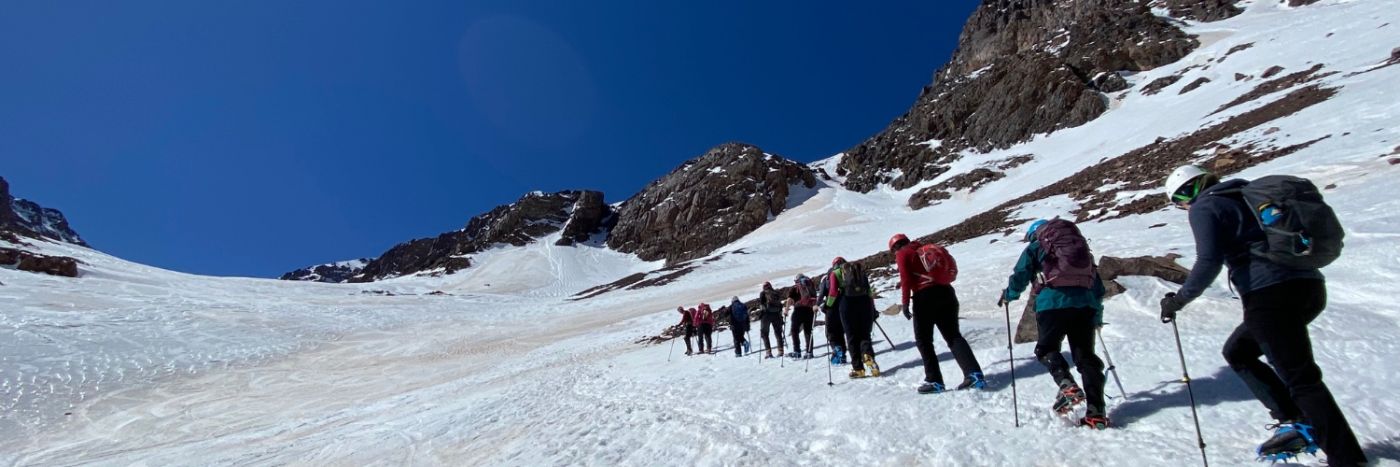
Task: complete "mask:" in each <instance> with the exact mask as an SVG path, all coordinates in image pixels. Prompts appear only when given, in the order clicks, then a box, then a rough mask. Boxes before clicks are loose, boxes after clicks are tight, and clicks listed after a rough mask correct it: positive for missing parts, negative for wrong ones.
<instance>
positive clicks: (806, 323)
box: [793, 307, 817, 354]
mask: <svg viewBox="0 0 1400 467" xmlns="http://www.w3.org/2000/svg"><path fill="white" fill-rule="evenodd" d="M816 321H817V311H816V310H815V309H812V308H809V307H803V308H802V333H803V335H805V336H806V337H807V353H809V354H810V353H812V352H813V351H814V350H815V348H814V347H813V346H812V326H813V325H814V324H815V323H816ZM793 345H794V346H796V345H797V344H793Z"/></svg>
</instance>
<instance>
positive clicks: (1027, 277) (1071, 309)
mask: <svg viewBox="0 0 1400 467" xmlns="http://www.w3.org/2000/svg"><path fill="white" fill-rule="evenodd" d="M1025 241H1026V242H1028V243H1029V244H1028V245H1026V248H1025V250H1023V251H1022V252H1021V258H1020V259H1019V260H1018V261H1017V262H1016V269H1015V272H1013V273H1012V274H1011V278H1010V280H1009V282H1008V284H1007V286H1006V290H1005V291H1003V292H1002V296H1001V299H999V300H998V301H997V307H998V308H1000V307H1002V306H1006V305H1007V304H1009V303H1010V302H1013V301H1016V299H1018V298H1020V297H1021V292H1022V291H1025V290H1026V286H1027V285H1030V284H1032V283H1034V284H1035V287H1034V289H1033V290H1032V292H1031V293H1032V294H1033V295H1034V296H1035V321H1036V324H1038V325H1039V327H1040V339H1039V341H1037V342H1036V344H1035V358H1036V360H1039V361H1040V363H1041V364H1043V365H1045V368H1046V369H1048V370H1050V377H1052V378H1054V380H1055V383H1056V384H1057V385H1059V391H1060V392H1059V395H1058V396H1057V397H1056V398H1055V403H1054V405H1052V406H1051V408H1052V409H1054V410H1055V412H1057V413H1059V414H1060V415H1067V414H1069V413H1070V411H1071V410H1073V409H1074V406H1076V405H1078V404H1080V403H1082V402H1085V400H1086V399H1087V400H1088V407H1087V408H1086V410H1085V414H1084V417H1083V418H1081V419H1079V424H1080V426H1084V427H1088V428H1092V429H1104V428H1108V426H1109V420H1108V414H1107V412H1106V411H1105V403H1104V391H1103V389H1104V383H1105V381H1106V378H1105V377H1104V366H1103V361H1102V360H1099V357H1098V355H1096V354H1095V353H1094V333H1095V331H1096V330H1098V328H1099V326H1101V325H1103V296H1104V292H1105V290H1104V286H1103V280H1101V279H1100V278H1099V274H1098V269H1097V268H1096V267H1095V266H1094V256H1093V253H1091V252H1090V251H1089V243H1088V241H1086V240H1085V239H1084V235H1083V234H1081V233H1080V232H1079V227H1077V226H1075V225H1074V223H1073V222H1070V221H1068V220H1064V219H1059V218H1056V219H1054V220H1049V221H1047V220H1044V219H1041V220H1037V221H1035V222H1033V223H1031V226H1030V228H1029V229H1027V230H1026V237H1025ZM1066 337H1068V338H1069V351H1070V355H1071V356H1072V357H1073V358H1074V366H1075V368H1077V369H1078V370H1079V374H1080V375H1081V376H1082V377H1083V378H1084V388H1083V389H1081V388H1080V387H1079V385H1078V384H1076V383H1075V382H1074V377H1073V376H1071V375H1070V373H1069V363H1068V362H1066V361H1065V357H1064V356H1063V355H1060V344H1061V342H1062V341H1064V340H1065V338H1066Z"/></svg>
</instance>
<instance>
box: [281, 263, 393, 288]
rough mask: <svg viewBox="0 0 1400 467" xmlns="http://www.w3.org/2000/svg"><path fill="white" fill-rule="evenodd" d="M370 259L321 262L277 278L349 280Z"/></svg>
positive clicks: (311, 280) (335, 281)
mask: <svg viewBox="0 0 1400 467" xmlns="http://www.w3.org/2000/svg"><path fill="white" fill-rule="evenodd" d="M370 261H372V260H371V259H369V258H360V259H355V260H350V261H340V262H336V263H330V264H321V265H316V266H311V267H305V268H301V269H298V270H295V271H292V272H289V273H286V274H283V275H282V277H279V278H278V279H281V280H284V281H309V282H329V283H332V284H339V283H343V282H349V281H350V278H352V277H355V276H356V275H358V274H359V273H360V271H362V270H364V268H365V265H366V264H369V262H370Z"/></svg>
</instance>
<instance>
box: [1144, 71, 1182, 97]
mask: <svg viewBox="0 0 1400 467" xmlns="http://www.w3.org/2000/svg"><path fill="white" fill-rule="evenodd" d="M1177 81H1181V75H1170V76H1163V77H1161V78H1157V79H1154V80H1152V82H1150V83H1147V86H1143V87H1142V94H1143V95H1145V96H1151V95H1154V94H1157V93H1159V92H1162V90H1163V89H1166V88H1167V87H1168V86H1171V85H1173V84H1176V82H1177Z"/></svg>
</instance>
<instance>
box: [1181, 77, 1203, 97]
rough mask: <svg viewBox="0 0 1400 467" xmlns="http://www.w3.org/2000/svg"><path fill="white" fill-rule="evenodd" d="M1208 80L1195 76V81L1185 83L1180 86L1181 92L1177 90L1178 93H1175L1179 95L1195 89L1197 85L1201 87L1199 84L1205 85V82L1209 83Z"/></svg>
mask: <svg viewBox="0 0 1400 467" xmlns="http://www.w3.org/2000/svg"><path fill="white" fill-rule="evenodd" d="M1209 82H1210V78H1196V80H1195V81H1192V82H1191V84H1187V85H1185V86H1182V87H1181V92H1179V93H1177V94H1178V95H1180V94H1186V93H1188V92H1191V91H1195V90H1196V88H1199V87H1201V86H1203V85H1205V84H1206V83H1209Z"/></svg>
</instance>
